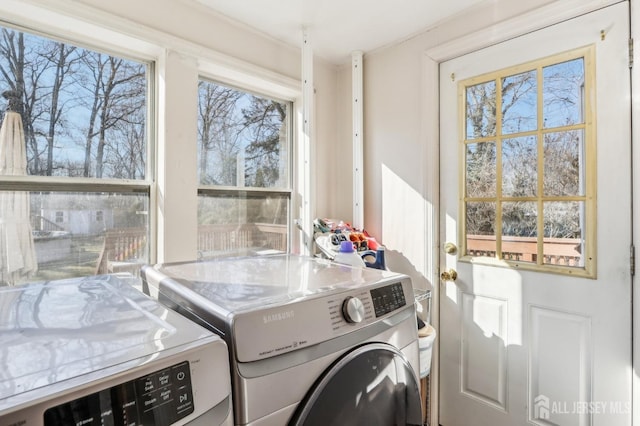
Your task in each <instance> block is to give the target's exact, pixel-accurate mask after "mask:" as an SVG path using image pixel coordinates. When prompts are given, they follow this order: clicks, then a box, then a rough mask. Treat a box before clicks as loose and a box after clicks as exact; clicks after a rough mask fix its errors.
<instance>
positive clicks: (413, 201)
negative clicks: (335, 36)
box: [338, 0, 566, 289]
mask: <svg viewBox="0 0 640 426" xmlns="http://www.w3.org/2000/svg"><path fill="white" fill-rule="evenodd" d="M555 1H558V2H562V1H566V0H555ZM553 2H554V0H532V1H529V2H512V1H504V0H499V1H486V2H482V3H480V4H479V5H478V6H477V7H474V8H472V9H471V10H469V11H466V12H464V13H462V14H460V15H458V16H455V17H453V18H451V19H449V20H448V21H446V22H443V23H442V24H441V25H438V26H436V27H434V28H433V29H431V30H429V31H426V32H424V33H422V34H420V35H418V36H416V37H413V38H411V39H409V40H406V41H404V42H402V43H399V44H396V45H393V46H389V47H385V48H382V49H380V50H377V51H375V52H371V53H368V54H365V56H364V194H365V201H364V206H365V209H364V210H365V211H364V214H365V221H364V226H365V229H367V231H368V232H369V233H370V234H372V235H373V236H375V237H376V238H377V239H378V240H379V241H380V242H381V243H382V244H384V245H385V246H386V248H387V252H386V253H387V264H388V266H389V268H390V269H392V270H394V271H398V272H403V273H406V274H408V275H410V276H411V277H412V279H413V283H414V286H415V287H417V288H421V289H427V288H431V287H432V285H433V281H435V279H434V277H435V278H436V279H437V275H435V274H437V268H432V267H431V266H430V265H433V259H432V257H433V252H432V250H431V249H430V248H431V247H433V246H434V245H435V244H437V235H434V232H433V228H432V223H433V220H432V219H433V218H432V216H431V215H432V213H434V212H435V207H436V206H437V203H438V200H437V191H433V190H432V189H433V186H434V184H437V182H436V181H434V179H437V173H436V174H434V173H433V169H434V164H435V165H436V167H437V159H434V158H433V156H434V154H435V155H436V156H437V143H438V140H437V129H432V128H430V127H429V128H427V127H425V124H424V123H425V121H426V120H425V117H426V114H431V115H437V110H434V109H433V108H432V105H433V97H434V96H436V97H437V93H436V92H432V91H430V90H431V86H430V84H431V82H432V81H433V79H435V78H437V75H436V74H437V68H434V69H431V68H429V67H425V64H424V55H425V52H426V51H427V50H428V49H430V48H433V47H435V46H438V45H439V44H441V43H444V42H446V41H450V40H453V39H456V38H459V37H462V36H464V35H466V34H470V33H473V32H475V31H478V30H480V29H482V28H485V27H488V26H490V25H492V24H495V23H497V22H501V21H504V20H507V19H509V18H511V17H514V16H517V15H519V14H522V13H524V12H526V11H529V10H533V9H535V8H538V7H541V6H543V5H546V4H549V3H553ZM349 73H350V68H348V67H344V68H341V69H340V74H341V75H340V76H339V77H338V81H344V80H345V79H346V78H350V77H349ZM427 74H428V75H427ZM436 100H437V99H436ZM347 101H348V99H347ZM434 161H435V163H434ZM453 166H455V167H457V165H453ZM436 219H437V218H436ZM436 248H437V246H436ZM436 256H437V253H436Z"/></svg>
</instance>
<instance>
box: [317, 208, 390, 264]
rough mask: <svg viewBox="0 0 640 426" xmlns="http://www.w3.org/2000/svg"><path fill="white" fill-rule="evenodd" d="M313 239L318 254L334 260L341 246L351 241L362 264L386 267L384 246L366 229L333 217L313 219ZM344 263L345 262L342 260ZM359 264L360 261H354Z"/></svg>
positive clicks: (345, 245)
mask: <svg viewBox="0 0 640 426" xmlns="http://www.w3.org/2000/svg"><path fill="white" fill-rule="evenodd" d="M313 225H314V241H315V243H316V246H317V247H318V249H319V250H320V255H322V256H324V257H326V258H328V259H331V260H336V256H337V255H338V254H339V253H340V251H341V246H342V245H343V244H344V247H347V245H349V244H348V243H349V242H351V244H352V246H353V251H354V252H355V253H357V255H358V256H359V257H360V258H361V259H362V261H363V262H364V266H367V267H369V268H375V269H383V270H384V269H386V263H385V256H384V247H383V246H382V245H380V244H378V242H377V241H376V239H375V238H374V237H371V236H370V235H369V234H368V233H367V231H365V230H364V229H363V230H358V229H355V228H353V227H352V226H351V225H350V224H348V223H345V222H343V221H336V220H333V219H319V218H316V219H315V220H314V221H313ZM342 263H345V262H342ZM355 263H357V264H358V266H360V262H355Z"/></svg>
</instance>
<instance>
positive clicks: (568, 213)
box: [544, 202, 585, 266]
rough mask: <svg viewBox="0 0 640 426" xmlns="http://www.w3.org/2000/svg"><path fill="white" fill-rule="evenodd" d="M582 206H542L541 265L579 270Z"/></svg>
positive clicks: (576, 203)
mask: <svg viewBox="0 0 640 426" xmlns="http://www.w3.org/2000/svg"><path fill="white" fill-rule="evenodd" d="M584 226H585V203H584V202H548V203H544V263H545V264H549V265H566V266H583V265H584V256H583V254H582V253H584V248H583V245H584V241H583V229H584Z"/></svg>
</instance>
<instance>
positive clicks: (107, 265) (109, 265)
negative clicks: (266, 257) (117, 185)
mask: <svg viewBox="0 0 640 426" xmlns="http://www.w3.org/2000/svg"><path fill="white" fill-rule="evenodd" d="M146 245H147V229H146V228H122V229H112V230H109V231H107V232H106V233H105V236H104V245H103V248H102V250H101V253H100V256H99V259H98V262H97V265H96V274H105V273H109V272H117V271H118V270H127V271H128V270H130V269H132V268H133V269H135V265H136V264H139V263H140V262H142V258H143V257H144V254H145V253H146ZM258 248H260V249H272V250H278V251H283V252H285V251H287V226H286V225H275V224H268V223H255V224H235V225H201V226H199V227H198V253H200V256H201V257H208V255H213V254H220V253H224V252H230V251H234V250H242V249H258Z"/></svg>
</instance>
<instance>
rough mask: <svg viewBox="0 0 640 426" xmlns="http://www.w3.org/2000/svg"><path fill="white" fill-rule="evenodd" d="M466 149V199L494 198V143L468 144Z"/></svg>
mask: <svg viewBox="0 0 640 426" xmlns="http://www.w3.org/2000/svg"><path fill="white" fill-rule="evenodd" d="M466 148H467V157H466V163H467V182H466V184H467V185H466V186H467V194H466V195H467V197H495V196H496V144H495V142H482V143H470V144H467V145H466Z"/></svg>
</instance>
